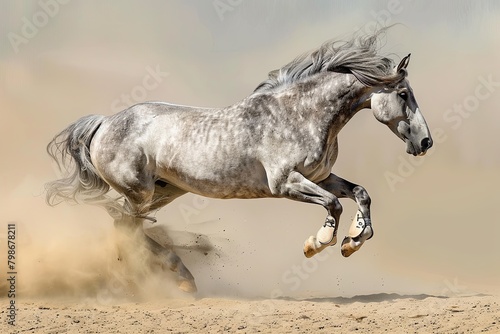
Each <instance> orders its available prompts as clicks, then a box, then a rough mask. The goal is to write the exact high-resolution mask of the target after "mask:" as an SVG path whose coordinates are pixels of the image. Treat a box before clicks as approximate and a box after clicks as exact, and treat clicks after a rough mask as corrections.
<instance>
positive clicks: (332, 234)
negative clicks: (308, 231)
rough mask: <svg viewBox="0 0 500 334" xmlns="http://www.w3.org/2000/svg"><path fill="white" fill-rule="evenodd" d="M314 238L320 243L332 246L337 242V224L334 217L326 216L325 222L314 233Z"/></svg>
mask: <svg viewBox="0 0 500 334" xmlns="http://www.w3.org/2000/svg"><path fill="white" fill-rule="evenodd" d="M316 239H317V241H318V242H319V243H320V244H321V245H325V246H333V245H335V244H336V243H337V226H336V224H335V218H333V217H332V216H328V217H326V220H325V223H324V224H323V226H321V227H320V229H319V230H318V233H316Z"/></svg>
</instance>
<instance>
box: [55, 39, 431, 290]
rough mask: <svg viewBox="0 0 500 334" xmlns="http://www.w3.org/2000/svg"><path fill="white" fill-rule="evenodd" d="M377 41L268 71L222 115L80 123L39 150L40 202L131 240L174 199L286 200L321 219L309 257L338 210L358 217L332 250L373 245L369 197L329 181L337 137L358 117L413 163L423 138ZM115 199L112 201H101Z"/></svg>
mask: <svg viewBox="0 0 500 334" xmlns="http://www.w3.org/2000/svg"><path fill="white" fill-rule="evenodd" d="M379 40H380V32H377V33H375V34H372V35H369V36H355V37H353V38H352V39H351V40H349V41H329V42H326V43H324V44H323V45H321V46H320V47H319V48H318V49H316V50H313V51H312V52H309V53H306V54H304V55H302V56H300V57H298V58H296V59H295V60H293V61H292V62H290V63H288V64H287V65H285V66H283V67H281V68H280V69H278V70H275V71H272V72H270V73H269V77H268V79H267V80H265V81H263V82H262V83H261V84H260V85H259V86H258V87H257V88H256V89H255V91H254V92H253V93H252V94H251V95H249V96H248V97H246V98H244V99H243V100H241V101H239V102H237V103H235V104H233V105H231V106H228V107H225V108H199V107H190V106H181V105H175V104H169V103H163V102H146V103H139V104H136V105H134V106H131V107H130V108H128V109H126V110H123V111H121V112H119V113H117V114H114V115H111V116H101V115H90V116H86V117H83V118H81V119H79V120H77V121H76V122H74V123H73V124H71V125H70V126H69V127H67V128H66V129H65V130H63V131H62V132H61V133H59V134H58V135H56V136H55V137H54V139H53V140H52V141H51V142H50V143H49V145H48V147H47V151H48V152H49V154H50V155H51V156H52V158H53V159H54V160H56V161H57V162H58V164H59V166H60V167H61V169H63V170H64V171H65V173H66V174H65V176H64V177H63V178H61V179H59V180H56V181H53V182H50V183H48V184H47V187H46V189H47V201H48V203H49V204H51V205H55V204H57V203H59V202H61V201H62V200H67V201H70V202H74V203H92V204H98V205H101V206H103V207H104V208H106V209H107V210H108V212H109V213H110V214H111V215H112V216H113V217H114V218H115V225H116V226H127V227H128V228H129V229H130V230H131V231H132V230H137V229H138V228H139V227H141V228H142V222H143V221H144V220H151V221H155V219H154V218H153V217H152V216H150V214H151V212H153V211H155V210H158V209H159V208H161V207H163V206H165V205H167V204H169V203H171V202H172V201H173V200H175V199H176V198H178V197H179V196H182V195H184V194H186V193H188V192H189V193H194V194H198V195H202V196H207V197H212V198H223V199H226V198H243V199H247V198H248V199H249V198H288V199H291V200H295V201H300V202H307V203H314V204H319V205H321V206H323V207H324V208H325V209H326V211H327V216H326V220H325V222H324V223H323V224H322V226H321V227H320V228H319V230H318V232H317V234H316V235H315V236H311V237H309V238H308V239H307V240H306V242H305V244H304V249H303V250H304V254H305V255H306V256H307V257H311V256H313V255H315V254H317V253H319V252H321V251H322V250H323V249H325V248H326V247H328V246H332V245H334V244H335V243H336V241H337V237H336V235H337V229H338V224H339V219H340V215H341V213H342V206H341V204H340V203H339V198H346V197H347V198H350V199H352V200H354V201H356V203H357V204H358V212H357V214H356V216H355V219H354V221H353V223H352V225H351V228H350V230H349V233H348V236H346V237H345V238H344V240H343V242H342V245H341V253H342V255H343V256H345V257H347V256H350V255H351V254H352V253H353V252H355V251H357V250H358V249H359V248H360V247H361V245H362V244H363V243H364V242H365V241H366V240H368V239H369V238H371V237H372V236H373V227H372V224H371V220H370V203H371V199H370V197H369V195H368V193H367V191H366V190H365V188H363V187H362V186H360V185H357V184H354V183H351V182H349V181H346V180H344V179H342V178H341V177H339V176H337V175H335V174H333V173H331V170H332V167H333V165H334V164H335V161H336V158H337V152H338V141H337V136H338V134H339V131H340V130H341V129H342V128H343V126H344V125H345V124H346V123H347V122H348V121H349V120H350V119H351V118H352V117H353V116H354V115H355V114H356V113H357V112H358V111H360V110H362V109H366V108H369V109H372V111H373V114H374V116H375V118H376V119H377V120H378V121H380V122H382V123H383V124H386V125H387V126H388V127H389V129H390V130H391V131H392V132H393V133H394V134H396V136H398V137H399V138H400V139H402V140H403V141H404V142H405V143H406V151H407V153H409V154H413V155H423V154H425V153H426V151H427V150H428V149H429V148H430V147H431V146H432V139H431V134H430V131H429V129H428V126H427V124H426V122H425V119H424V117H423V115H422V113H421V111H420V109H419V107H418V104H417V101H416V100H415V97H414V95H413V90H412V88H411V87H410V84H409V82H408V80H407V66H408V63H409V60H410V55H408V56H406V57H404V58H403V59H402V60H401V62H400V63H399V65H397V66H394V65H395V64H394V63H393V62H392V60H391V59H389V58H387V57H385V56H382V55H379V54H378V47H377V46H378V44H379ZM110 190H114V191H116V193H117V195H112V194H113V193H115V192H112V191H110ZM145 239H146V241H147V243H146V244H147V245H148V246H147V247H149V248H150V250H151V251H152V252H153V253H154V254H156V255H157V256H159V257H160V258H161V259H162V261H163V263H164V265H166V266H168V267H169V268H170V269H171V270H173V271H174V272H177V273H178V275H177V277H178V284H179V287H180V288H181V289H183V290H185V291H195V290H196V285H195V282H194V278H193V276H192V275H191V273H190V272H189V270H188V269H187V268H186V267H185V266H184V264H183V263H182V261H181V260H180V258H179V257H178V256H177V255H176V254H175V252H174V251H173V249H171V248H166V247H162V246H160V245H159V244H158V243H157V242H155V241H154V240H153V239H151V238H149V237H147V236H146V237H145Z"/></svg>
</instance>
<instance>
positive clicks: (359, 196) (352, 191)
mask: <svg viewBox="0 0 500 334" xmlns="http://www.w3.org/2000/svg"><path fill="white" fill-rule="evenodd" d="M318 185H319V186H320V187H322V188H323V189H325V190H327V191H330V192H332V193H333V194H334V195H335V196H337V197H338V198H345V197H347V198H350V199H352V200H354V201H356V203H357V204H358V212H356V216H355V217H354V220H353V222H352V224H351V227H350V229H349V235H348V236H346V237H345V238H344V240H343V241H342V246H341V252H342V255H343V256H345V257H348V256H350V255H351V254H352V253H354V252H355V251H357V250H359V249H360V248H361V246H362V245H363V244H364V242H365V241H366V240H368V239H370V238H371V237H373V227H372V224H371V218H370V204H371V198H370V196H369V195H368V192H367V191H366V189H365V188H363V187H362V186H360V185H357V184H354V183H351V182H349V181H347V180H344V179H343V178H341V177H338V176H336V175H335V174H330V176H329V177H328V178H326V179H325V180H324V181H322V182H320V183H319V184H318Z"/></svg>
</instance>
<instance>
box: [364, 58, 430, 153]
mask: <svg viewBox="0 0 500 334" xmlns="http://www.w3.org/2000/svg"><path fill="white" fill-rule="evenodd" d="M409 61H410V55H408V56H406V57H404V58H403V59H402V60H401V62H400V63H399V65H398V66H397V67H395V68H394V71H395V74H402V75H401V77H403V79H402V80H400V81H399V82H397V83H396V84H391V85H388V86H385V87H378V88H377V89H376V90H375V91H374V93H373V94H372V96H371V109H372V110H373V114H374V116H375V118H376V119H377V120H378V121H379V122H381V123H383V124H385V125H387V126H388V127H389V129H391V131H392V132H394V134H396V135H397V136H398V137H399V138H401V139H402V140H403V141H404V142H405V143H406V152H407V153H408V154H413V155H424V154H425V153H426V152H427V150H428V149H430V148H431V147H432V138H431V133H430V131H429V128H428V126H427V123H426V121H425V119H424V116H423V115H422V113H421V112H420V109H419V107H418V104H417V101H416V99H415V96H414V95H413V90H412V89H411V87H410V83H409V81H408V80H407V79H406V75H407V70H406V67H407V66H408V63H409Z"/></svg>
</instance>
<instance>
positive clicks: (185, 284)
mask: <svg viewBox="0 0 500 334" xmlns="http://www.w3.org/2000/svg"><path fill="white" fill-rule="evenodd" d="M177 287H178V288H179V290H181V291H184V292H187V293H195V292H197V291H198V289H197V288H196V284H195V283H194V281H188V280H182V281H179V283H178V284H177Z"/></svg>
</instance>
